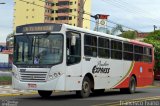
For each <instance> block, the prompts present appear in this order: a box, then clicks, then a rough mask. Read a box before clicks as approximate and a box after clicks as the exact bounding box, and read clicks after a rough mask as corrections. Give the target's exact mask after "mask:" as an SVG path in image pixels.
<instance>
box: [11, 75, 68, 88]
mask: <svg viewBox="0 0 160 106" xmlns="http://www.w3.org/2000/svg"><path fill="white" fill-rule="evenodd" d="M12 88H13V89H17V90H46V91H50V90H63V91H64V90H65V75H62V76H60V77H58V78H55V79H53V80H50V81H46V82H22V81H20V80H18V79H16V78H15V77H12Z"/></svg>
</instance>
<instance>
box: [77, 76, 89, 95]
mask: <svg viewBox="0 0 160 106" xmlns="http://www.w3.org/2000/svg"><path fill="white" fill-rule="evenodd" d="M90 92H91V82H90V79H89V78H88V77H85V78H84V79H83V82H82V90H80V91H76V94H77V96H79V97H81V98H86V97H89V95H90Z"/></svg>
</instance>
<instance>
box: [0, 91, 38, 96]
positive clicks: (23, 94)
mask: <svg viewBox="0 0 160 106" xmlns="http://www.w3.org/2000/svg"><path fill="white" fill-rule="evenodd" d="M36 94H38V93H37V92H33V93H28V94H25V93H14V94H0V97H6V96H27V95H36Z"/></svg>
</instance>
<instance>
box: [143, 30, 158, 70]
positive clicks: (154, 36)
mask: <svg viewBox="0 0 160 106" xmlns="http://www.w3.org/2000/svg"><path fill="white" fill-rule="evenodd" d="M144 42H146V43H150V44H152V45H153V46H154V56H155V57H154V58H155V70H160V30H157V31H155V32H151V33H150V34H149V36H147V37H146V38H145V39H144Z"/></svg>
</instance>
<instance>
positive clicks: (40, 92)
mask: <svg viewBox="0 0 160 106" xmlns="http://www.w3.org/2000/svg"><path fill="white" fill-rule="evenodd" d="M38 94H39V95H40V96H41V97H42V98H48V97H50V96H51V94H52V91H41V90H39V91H38Z"/></svg>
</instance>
